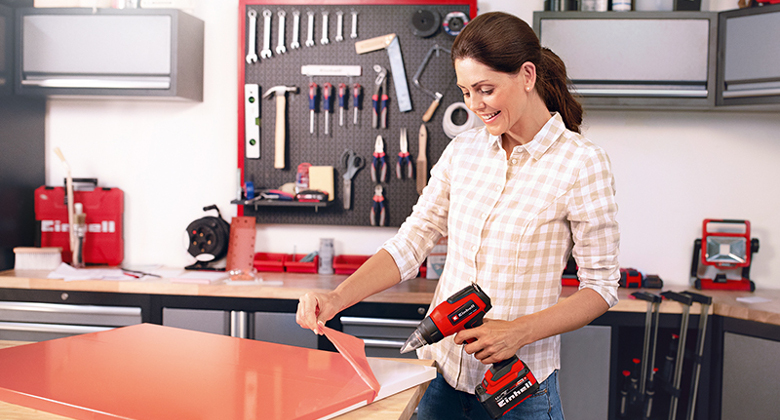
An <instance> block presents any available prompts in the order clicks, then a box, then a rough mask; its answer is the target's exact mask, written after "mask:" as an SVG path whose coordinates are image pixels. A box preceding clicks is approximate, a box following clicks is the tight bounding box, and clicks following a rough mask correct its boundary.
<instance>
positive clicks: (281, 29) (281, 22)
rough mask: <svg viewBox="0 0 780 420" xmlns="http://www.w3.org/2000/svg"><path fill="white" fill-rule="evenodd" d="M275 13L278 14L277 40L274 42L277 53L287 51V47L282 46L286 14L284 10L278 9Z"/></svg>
mask: <svg viewBox="0 0 780 420" xmlns="http://www.w3.org/2000/svg"><path fill="white" fill-rule="evenodd" d="M276 15H277V16H278V20H279V36H278V37H277V38H279V39H278V40H277V44H276V53H277V54H284V53H286V52H287V47H285V46H284V26H285V23H284V21H285V16H287V12H285V11H284V10H279V11H278V12H277V13H276Z"/></svg>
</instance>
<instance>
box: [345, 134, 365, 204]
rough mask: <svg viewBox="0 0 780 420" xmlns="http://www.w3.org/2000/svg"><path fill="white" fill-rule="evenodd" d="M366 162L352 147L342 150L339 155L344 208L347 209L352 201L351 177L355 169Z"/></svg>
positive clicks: (358, 168) (355, 171)
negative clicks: (341, 169)
mask: <svg viewBox="0 0 780 420" xmlns="http://www.w3.org/2000/svg"><path fill="white" fill-rule="evenodd" d="M365 164H366V162H365V161H364V160H363V158H362V157H360V156H358V155H356V154H355V151H354V150H352V149H347V150H344V153H343V154H342V155H341V166H343V167H344V169H345V172H344V175H342V177H343V178H344V210H349V209H350V207H351V203H352V178H353V177H354V176H355V174H356V173H357V171H359V170H360V168H362V167H363V166H364V165H365Z"/></svg>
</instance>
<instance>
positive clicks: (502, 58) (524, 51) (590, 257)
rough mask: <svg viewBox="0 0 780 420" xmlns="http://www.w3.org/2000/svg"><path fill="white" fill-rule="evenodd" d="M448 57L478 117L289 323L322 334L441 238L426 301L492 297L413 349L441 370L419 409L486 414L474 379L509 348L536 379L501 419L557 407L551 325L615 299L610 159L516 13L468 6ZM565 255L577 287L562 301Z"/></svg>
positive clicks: (433, 413)
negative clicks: (466, 322) (345, 269)
mask: <svg viewBox="0 0 780 420" xmlns="http://www.w3.org/2000/svg"><path fill="white" fill-rule="evenodd" d="M452 61H453V65H454V66H455V72H456V75H457V85H458V87H460V89H461V91H462V93H463V98H464V101H465V103H466V105H467V106H468V107H469V109H471V110H472V111H474V112H475V113H476V114H477V115H478V116H479V117H480V118H481V119H482V120H483V121H484V122H485V127H484V128H479V129H473V130H469V131H467V132H465V133H463V134H461V135H459V136H458V137H457V138H455V139H454V140H453V141H452V142H451V143H450V144H449V145H448V147H447V148H446V149H445V151H444V152H443V154H442V156H441V158H440V159H439V161H438V162H437V164H436V165H435V166H434V167H433V169H432V170H431V179H430V182H429V184H428V186H427V187H426V189H425V191H424V192H423V194H422V195H421V196H420V199H419V201H418V203H417V204H416V205H415V207H414V209H413V212H412V215H411V216H409V218H408V219H407V220H406V222H404V224H403V225H402V226H401V228H400V229H399V231H398V234H397V235H396V236H395V237H394V238H392V239H390V240H389V241H387V242H386V243H385V244H384V245H383V247H382V249H381V250H380V251H379V252H378V253H377V254H376V255H374V256H373V257H372V258H371V259H369V260H368V261H367V262H366V264H364V265H363V266H362V267H361V268H360V269H359V270H358V271H357V272H355V274H353V275H352V276H350V277H349V278H348V279H347V280H345V281H344V282H343V283H342V284H341V285H339V286H338V287H337V288H336V289H335V290H334V291H332V292H329V293H324V294H321V293H309V294H307V295H305V296H303V297H301V299H300V303H299V306H298V313H297V319H298V323H299V324H300V325H301V326H303V327H305V328H311V329H314V330H315V332H316V331H319V327H318V325H319V324H320V323H322V322H324V321H327V320H329V319H331V318H332V317H333V316H335V315H336V313H338V312H339V311H340V310H342V309H344V308H347V307H349V306H351V305H353V304H355V303H357V302H359V301H360V300H362V299H364V298H365V297H367V296H369V295H371V294H373V293H377V292H379V291H381V290H384V289H386V288H388V287H390V286H393V285H394V284H396V283H398V282H399V281H401V280H405V279H409V278H412V277H414V276H415V273H416V272H417V268H418V266H419V265H420V263H421V262H422V261H423V259H424V258H425V257H426V256H427V254H428V253H429V252H430V250H431V248H432V247H433V245H434V244H435V242H436V241H437V240H438V239H439V238H440V237H442V236H443V235H447V236H448V249H447V260H446V261H447V262H446V264H445V267H444V271H443V273H442V275H441V278H440V279H439V283H438V286H437V288H436V293H435V294H434V298H433V302H432V305H431V308H433V307H435V305H437V304H439V303H440V302H442V301H443V300H445V299H447V297H449V296H450V295H452V294H453V293H455V292H456V291H458V290H460V289H462V288H463V287H465V286H466V285H468V284H469V283H470V282H476V283H477V284H479V285H480V287H481V288H482V289H483V290H484V291H485V292H486V293H487V294H488V296H490V297H491V300H492V303H493V308H492V309H491V310H490V312H488V315H487V316H488V317H490V319H485V323H484V324H483V325H482V326H480V327H477V328H473V329H470V330H463V331H461V332H459V333H458V334H457V335H455V336H454V337H448V338H445V339H443V340H441V341H440V342H439V343H436V344H434V345H430V346H424V347H422V348H421V349H419V350H418V356H419V357H420V358H425V359H435V360H436V362H437V364H438V367H439V375H437V378H436V379H435V380H434V381H433V382H432V383H431V385H430V386H429V388H428V390H427V391H426V393H425V395H424V396H423V399H422V401H421V402H420V405H419V407H418V418H419V419H420V420H424V419H457V418H486V419H487V418H489V417H488V416H487V413H486V412H485V411H484V410H482V408H481V407H479V402H478V401H477V399H476V397H474V395H473V393H474V388H475V386H476V385H477V384H478V383H479V382H480V381H481V379H482V378H483V376H484V373H485V371H486V370H487V369H488V368H489V365H490V364H492V363H495V362H498V361H501V360H504V359H507V358H509V357H511V356H512V355H513V354H516V355H517V356H518V357H519V358H520V359H521V360H522V361H524V362H525V363H526V364H527V365H528V366H529V367H530V369H531V371H532V372H533V373H534V375H535V376H536V378H537V380H539V382H540V383H541V384H540V388H539V390H538V391H537V392H536V393H535V394H534V395H533V396H531V397H530V398H529V399H528V400H526V401H525V402H523V403H522V404H520V405H519V406H517V407H516V408H514V409H512V410H511V411H510V412H509V413H508V414H507V415H506V416H504V418H510V419H514V418H523V419H536V418H545V419H548V418H556V419H557V418H563V410H562V407H561V402H560V397H559V395H558V380H557V370H558V369H559V367H560V337H559V334H561V333H564V332H567V331H572V330H575V329H577V328H580V327H582V326H584V325H587V324H588V323H590V322H591V321H592V320H593V319H595V318H597V317H598V316H600V315H601V314H603V313H604V312H605V311H607V310H608V309H609V308H610V307H611V306H612V305H614V304H615V303H616V302H617V286H618V279H619V277H620V275H619V271H618V262H617V255H618V242H619V232H618V226H617V222H616V220H615V215H616V213H617V205H616V204H615V200H614V181H613V177H612V173H611V168H610V163H609V159H608V157H607V155H606V153H605V152H604V151H603V150H602V149H600V148H599V147H598V146H596V145H594V144H593V143H591V142H590V141H588V140H587V139H585V138H584V137H582V136H581V135H580V134H579V126H580V123H581V122H582V107H581V106H580V105H579V104H578V103H577V101H576V100H575V99H574V98H573V97H572V96H571V95H570V94H569V91H568V89H567V78H566V71H565V67H564V64H563V62H562V61H561V60H560V58H558V57H557V56H556V55H555V54H554V53H552V51H550V50H549V49H545V48H541V47H540V44H539V40H538V38H537V37H536V35H535V34H534V32H533V30H532V29H531V28H530V27H529V26H528V25H527V24H526V23H525V22H523V21H522V20H520V19H518V18H517V17H514V16H512V15H508V14H505V13H497V12H496V13H486V14H483V15H479V16H477V17H476V18H475V19H474V20H472V21H471V22H470V23H469V24H468V25H467V26H466V28H465V29H464V30H463V31H462V32H461V33H460V34H459V35H458V37H457V38H456V39H455V42H454V44H453V46H452ZM570 253H572V254H573V255H574V257H575V259H576V261H577V265H578V267H579V271H578V275H579V277H580V288H579V290H577V291H576V292H575V293H574V294H572V295H571V296H569V297H568V298H566V299H564V300H561V301H558V297H559V295H560V291H561V273H562V271H563V269H564V267H565V264H566V261H567V259H568V256H569V254H570ZM472 339H475V340H474V341H472ZM466 341H472V342H471V343H470V344H465V345H464V343H465V342H466Z"/></svg>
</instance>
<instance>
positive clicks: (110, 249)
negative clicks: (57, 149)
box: [35, 180, 124, 266]
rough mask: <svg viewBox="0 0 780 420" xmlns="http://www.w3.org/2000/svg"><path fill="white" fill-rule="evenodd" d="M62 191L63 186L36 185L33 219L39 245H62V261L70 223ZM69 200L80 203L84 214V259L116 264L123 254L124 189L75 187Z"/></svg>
mask: <svg viewBox="0 0 780 420" xmlns="http://www.w3.org/2000/svg"><path fill="white" fill-rule="evenodd" d="M74 181H75V180H74ZM95 184H97V181H95ZM65 195H66V194H65V188H63V187H49V186H41V187H38V188H37V189H36V190H35V219H36V220H37V221H38V223H39V230H40V234H41V237H40V238H41V246H42V247H60V248H62V261H63V262H66V263H70V262H71V260H72V254H71V249H70V226H69V224H68V205H67V202H66V198H65ZM73 201H74V203H81V204H82V207H83V211H84V213H85V214H86V224H87V232H86V236H85V238H84V249H83V255H84V262H85V263H88V264H100V265H111V266H117V265H120V264H121V263H122V260H123V258H124V240H123V236H122V235H123V224H122V217H123V211H124V192H123V191H122V190H120V189H119V188H101V187H94V188H93V189H91V190H75V191H73Z"/></svg>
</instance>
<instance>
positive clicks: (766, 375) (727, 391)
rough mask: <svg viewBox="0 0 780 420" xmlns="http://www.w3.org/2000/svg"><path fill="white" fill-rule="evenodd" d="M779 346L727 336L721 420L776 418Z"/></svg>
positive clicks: (754, 338) (739, 336) (779, 397)
mask: <svg viewBox="0 0 780 420" xmlns="http://www.w3.org/2000/svg"><path fill="white" fill-rule="evenodd" d="M779 357H780V342H777V341H773V340H767V339H764V338H756V337H750V336H747V335H742V334H735V333H730V332H726V333H724V337H723V381H722V386H723V389H722V394H721V395H722V403H721V404H722V405H721V417H720V418H721V419H723V420H740V419H772V418H777V406H775V404H776V403H777V401H780V383H778V381H777V378H778V377H780V365H778V364H777V362H776V361H777V360H778V358H779Z"/></svg>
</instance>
